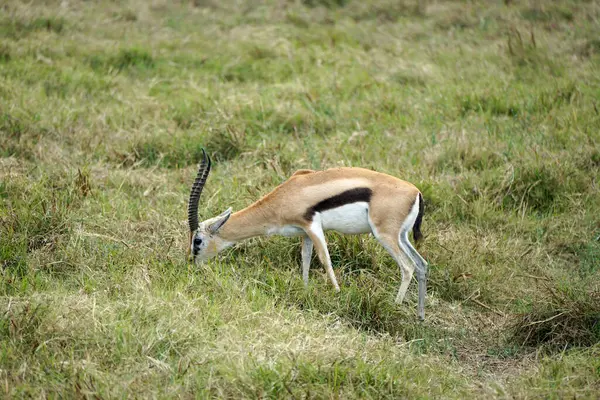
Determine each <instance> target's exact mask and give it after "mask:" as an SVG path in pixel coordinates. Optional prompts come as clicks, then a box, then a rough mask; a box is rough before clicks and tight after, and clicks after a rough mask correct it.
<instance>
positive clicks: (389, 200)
mask: <svg viewBox="0 0 600 400" xmlns="http://www.w3.org/2000/svg"><path fill="white" fill-rule="evenodd" d="M210 165H211V162H210V158H209V157H208V156H207V155H206V153H204V158H203V160H202V162H201V164H200V168H199V170H198V175H197V177H196V180H195V181H194V184H193V186H192V191H191V194H190V202H189V207H188V220H189V224H190V245H189V251H190V252H191V254H192V255H193V258H194V260H196V261H201V260H205V259H207V258H209V257H213V256H215V255H216V254H217V253H218V252H219V251H221V250H223V249H225V248H227V247H229V246H231V245H233V244H234V243H236V242H238V241H240V240H243V239H248V238H250V237H253V236H260V235H284V236H302V278H303V280H304V284H305V285H307V284H308V270H309V266H310V259H311V255H312V250H313V246H314V247H315V248H316V250H317V254H318V256H319V259H320V260H321V263H323V265H324V266H325V269H326V270H327V274H328V276H329V278H330V279H331V282H332V283H333V286H334V287H335V290H336V291H339V290H340V288H339V285H338V283H337V280H336V277H335V274H334V272H333V268H332V267H331V260H330V258H329V252H328V251H327V243H326V242H325V235H324V231H327V230H334V231H337V232H341V233H347V234H359V233H372V234H373V236H375V238H376V239H377V240H378V241H379V242H380V243H381V244H382V245H383V247H385V249H386V250H387V251H388V252H389V253H390V254H391V255H392V257H394V260H396V262H397V263H398V265H399V266H400V270H401V271H402V283H401V285H400V289H399V290H398V295H397V296H396V302H397V303H401V302H402V300H404V296H405V294H406V290H407V289H408V285H409V283H410V281H411V279H412V275H413V272H414V271H415V267H416V271H417V281H418V283H419V306H418V314H419V318H421V319H423V318H424V317H425V293H426V274H427V263H426V262H425V260H423V258H422V257H421V256H420V255H419V253H418V252H417V251H416V250H415V248H414V247H413V246H412V245H411V243H410V241H409V240H408V232H409V231H410V230H411V229H412V231H413V238H414V240H415V241H416V240H418V239H420V238H421V232H420V226H421V219H422V217H423V197H422V196H421V193H420V192H419V190H418V189H417V188H416V187H415V186H414V185H412V184H410V183H408V182H405V181H403V180H400V179H398V178H395V177H393V176H390V175H386V174H382V173H379V172H374V171H370V170H367V169H362V168H332V169H328V170H325V171H312V170H299V171H296V173H294V175H292V176H291V177H290V178H289V179H288V180H287V181H285V182H284V183H282V184H281V185H279V186H278V187H276V188H275V190H273V191H272V192H271V193H269V194H267V195H266V196H264V197H263V198H261V199H260V200H258V201H257V202H255V203H254V204H252V205H250V206H249V207H246V208H244V209H243V210H241V211H238V212H235V213H233V214H232V213H231V208H229V209H228V210H227V211H225V212H224V213H222V214H221V215H219V216H217V217H214V218H211V219H208V220H206V221H204V222H201V223H200V224H198V201H199V199H200V194H201V193H202V188H203V187H204V184H205V183H206V178H207V177H208V174H209V172H210Z"/></svg>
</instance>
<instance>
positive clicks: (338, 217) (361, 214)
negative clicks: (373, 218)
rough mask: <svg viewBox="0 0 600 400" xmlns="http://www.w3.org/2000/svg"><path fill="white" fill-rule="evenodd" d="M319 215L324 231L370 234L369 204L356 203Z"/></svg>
mask: <svg viewBox="0 0 600 400" xmlns="http://www.w3.org/2000/svg"><path fill="white" fill-rule="evenodd" d="M318 214H319V217H320V219H321V225H322V226H323V230H324V231H329V230H331V231H337V232H340V233H349V234H358V233H369V232H371V226H370V225H369V204H368V203H366V202H357V203H351V204H345V205H343V206H341V207H337V208H332V209H330V210H326V211H322V212H320V213H318Z"/></svg>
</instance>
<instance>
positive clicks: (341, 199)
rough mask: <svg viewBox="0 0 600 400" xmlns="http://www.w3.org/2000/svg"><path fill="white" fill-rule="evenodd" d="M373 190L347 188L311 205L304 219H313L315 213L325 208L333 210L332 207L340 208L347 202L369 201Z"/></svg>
mask: <svg viewBox="0 0 600 400" xmlns="http://www.w3.org/2000/svg"><path fill="white" fill-rule="evenodd" d="M372 195H373V191H372V190H371V189H369V188H354V189H350V190H346V191H345V192H342V193H340V194H337V195H335V196H332V197H329V198H327V199H325V200H321V201H320V202H318V203H317V204H315V205H314V206H312V207H310V208H309V209H308V210H306V212H305V213H304V219H306V220H307V221H312V218H313V216H314V215H315V213H318V212H323V211H325V210H331V209H332V208H338V207H341V206H343V205H346V204H351V203H357V202H359V201H364V202H367V203H368V202H369V201H371V196H372Z"/></svg>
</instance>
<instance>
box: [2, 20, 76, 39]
mask: <svg viewBox="0 0 600 400" xmlns="http://www.w3.org/2000/svg"><path fill="white" fill-rule="evenodd" d="M65 26H66V20H65V19H64V18H62V17H57V16H48V17H37V18H32V19H23V18H18V17H16V18H15V17H13V18H11V17H6V16H5V17H3V18H2V19H0V33H1V34H2V36H4V37H8V38H11V39H15V40H18V39H22V38H25V37H27V36H28V35H30V34H32V33H34V32H40V31H46V32H52V33H56V34H61V33H63V31H64V29H65Z"/></svg>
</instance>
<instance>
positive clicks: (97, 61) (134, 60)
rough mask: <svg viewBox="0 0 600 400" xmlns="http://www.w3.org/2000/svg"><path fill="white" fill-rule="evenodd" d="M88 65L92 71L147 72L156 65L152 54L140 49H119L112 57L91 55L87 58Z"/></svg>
mask: <svg viewBox="0 0 600 400" xmlns="http://www.w3.org/2000/svg"><path fill="white" fill-rule="evenodd" d="M88 62H89V65H90V66H91V67H92V69H94V70H99V69H108V70H116V71H123V70H135V69H137V70H148V69H152V68H154V67H155V65H156V61H155V59H154V57H153V56H152V54H151V53H150V52H149V51H147V50H145V49H141V48H136V47H133V48H129V49H120V50H119V51H118V52H117V54H114V55H102V54H97V55H92V56H90V57H89V60H88Z"/></svg>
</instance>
